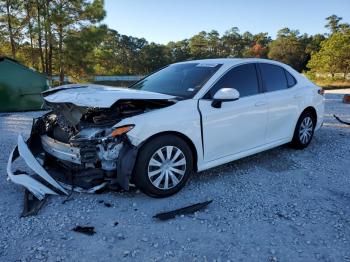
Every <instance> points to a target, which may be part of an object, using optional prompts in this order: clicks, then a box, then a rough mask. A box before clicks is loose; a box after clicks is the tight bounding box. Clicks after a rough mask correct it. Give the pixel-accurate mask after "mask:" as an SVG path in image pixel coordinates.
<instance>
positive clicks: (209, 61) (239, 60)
mask: <svg viewBox="0 0 350 262" xmlns="http://www.w3.org/2000/svg"><path fill="white" fill-rule="evenodd" d="M244 62H266V63H271V64H277V65H284V66H285V64H283V63H280V62H278V61H274V60H270V59H263V58H210V59H199V60H189V61H183V62H179V63H176V64H184V63H203V64H205V63H207V64H223V65H229V66H232V65H236V64H240V63H244Z"/></svg>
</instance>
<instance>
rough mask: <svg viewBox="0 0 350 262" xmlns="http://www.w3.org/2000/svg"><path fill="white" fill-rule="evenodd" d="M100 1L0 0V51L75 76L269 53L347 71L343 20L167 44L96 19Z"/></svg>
mask: <svg viewBox="0 0 350 262" xmlns="http://www.w3.org/2000/svg"><path fill="white" fill-rule="evenodd" d="M105 15H106V12H105V10H104V1H103V0H93V1H91V0H26V1H24V0H0V56H10V57H12V58H13V59H16V60H18V61H20V62H22V63H23V64H25V65H27V66H29V67H32V68H34V69H36V70H37V71H39V72H43V73H45V74H47V75H48V76H49V77H52V76H53V75H57V76H59V79H60V82H63V80H64V77H65V76H70V77H72V78H73V79H75V80H76V81H82V80H86V79H89V77H90V76H92V75H116V74H123V75H124V74H126V75H134V74H138V75H145V74H148V73H150V72H152V71H154V70H157V69H159V68H161V67H163V66H165V65H167V64H169V63H174V62H178V61H184V60H192V59H203V58H220V57H258V58H269V59H274V60H278V61H281V62H284V63H286V64H289V65H291V66H292V67H293V68H295V69H296V70H298V71H299V72H303V71H304V72H307V74H309V75H311V76H312V75H315V74H316V73H321V74H322V73H323V74H331V76H332V77H334V76H335V75H336V74H337V73H343V75H344V77H345V76H346V74H348V73H350V26H349V24H347V23H343V22H342V18H341V17H338V16H336V15H332V16H329V17H327V18H326V23H325V26H326V28H328V30H329V33H327V34H315V35H308V34H300V32H299V31H298V30H291V29H289V28H282V29H281V30H279V31H278V33H277V36H276V39H272V38H271V36H269V34H268V33H265V32H262V33H258V34H252V33H250V32H248V31H247V32H243V33H241V32H240V31H239V29H238V28H237V27H232V28H231V29H229V30H227V31H226V32H225V33H224V34H222V35H220V34H219V33H218V32H217V31H215V30H212V31H210V32H206V31H202V32H199V33H198V34H196V35H194V36H192V37H191V38H189V39H184V40H181V41H177V42H169V43H168V44H166V45H164V44H156V43H153V42H151V43H150V42H148V41H147V40H146V39H144V38H137V37H132V36H127V35H122V34H120V33H118V32H117V31H116V30H113V29H110V28H108V27H107V26H106V25H104V24H101V21H102V20H103V18H104V17H105Z"/></svg>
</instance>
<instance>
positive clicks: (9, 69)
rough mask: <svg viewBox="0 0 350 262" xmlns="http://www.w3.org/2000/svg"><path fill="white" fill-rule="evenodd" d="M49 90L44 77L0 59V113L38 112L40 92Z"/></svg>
mask: <svg viewBox="0 0 350 262" xmlns="http://www.w3.org/2000/svg"><path fill="white" fill-rule="evenodd" d="M48 88H49V86H48V81H47V78H46V76H45V75H43V74H40V73H38V72H36V71H34V70H32V69H30V68H28V67H26V66H24V65H22V64H20V63H19V62H17V61H16V60H13V59H11V58H8V57H0V112H11V111H28V110H38V109H40V108H41V105H42V103H43V100H42V97H41V92H43V91H45V90H47V89H48Z"/></svg>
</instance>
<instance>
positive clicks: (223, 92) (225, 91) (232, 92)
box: [211, 87, 239, 108]
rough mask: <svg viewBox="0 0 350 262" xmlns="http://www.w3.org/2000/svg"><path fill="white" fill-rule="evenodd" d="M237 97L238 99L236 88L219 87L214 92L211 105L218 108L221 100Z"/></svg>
mask: <svg viewBox="0 0 350 262" xmlns="http://www.w3.org/2000/svg"><path fill="white" fill-rule="evenodd" d="M237 99H239V92H238V90H237V89H234V88H227V87H226V88H221V89H219V90H218V91H217V92H216V93H215V95H214V97H213V102H212V103H211V106H212V107H215V108H220V107H221V104H222V102H229V101H235V100H237Z"/></svg>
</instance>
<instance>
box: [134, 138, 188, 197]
mask: <svg viewBox="0 0 350 262" xmlns="http://www.w3.org/2000/svg"><path fill="white" fill-rule="evenodd" d="M192 167H193V160H192V152H191V149H190V148H189V146H188V145H187V143H186V142H185V141H184V140H183V139H181V138H179V137H177V136H174V135H162V136H159V137H156V138H154V139H152V140H150V141H149V142H147V143H146V144H145V145H144V146H143V147H142V148H141V149H140V151H139V155H138V158H137V161H136V165H135V169H134V181H135V184H136V185H137V186H138V187H139V188H140V189H141V191H142V192H144V193H145V194H147V195H149V196H152V197H167V196H170V195H172V194H175V193H176V192H178V191H179V190H180V189H181V188H182V187H184V185H185V184H186V181H187V180H188V178H189V176H190V174H191V172H192Z"/></svg>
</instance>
